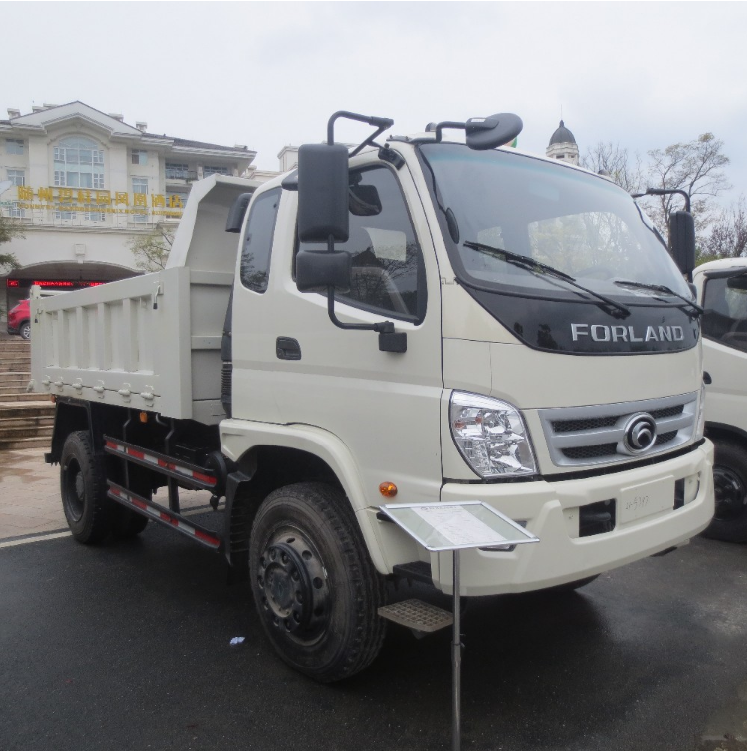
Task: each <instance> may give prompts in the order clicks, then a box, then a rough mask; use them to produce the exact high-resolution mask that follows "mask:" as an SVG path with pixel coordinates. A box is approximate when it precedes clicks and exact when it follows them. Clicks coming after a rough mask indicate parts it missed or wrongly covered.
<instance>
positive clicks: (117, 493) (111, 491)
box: [109, 488, 122, 496]
mask: <svg viewBox="0 0 747 751" xmlns="http://www.w3.org/2000/svg"><path fill="white" fill-rule="evenodd" d="M109 492H110V493H113V494H114V495H118V496H121V495H122V493H120V492H119V491H118V490H117V489H116V488H109Z"/></svg>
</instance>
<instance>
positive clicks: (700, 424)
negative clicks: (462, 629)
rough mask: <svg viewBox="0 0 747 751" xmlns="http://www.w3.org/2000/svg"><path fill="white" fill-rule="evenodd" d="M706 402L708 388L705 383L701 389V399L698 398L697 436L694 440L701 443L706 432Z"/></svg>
mask: <svg viewBox="0 0 747 751" xmlns="http://www.w3.org/2000/svg"><path fill="white" fill-rule="evenodd" d="M705 400H706V387H705V383H704V384H703V385H702V386H701V387H700V397H699V398H698V421H697V422H696V423H695V435H694V436H693V438H694V439H695V440H696V441H699V440H700V439H701V438H702V437H703V433H704V432H705Z"/></svg>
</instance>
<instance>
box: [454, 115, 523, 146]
mask: <svg viewBox="0 0 747 751" xmlns="http://www.w3.org/2000/svg"><path fill="white" fill-rule="evenodd" d="M523 128H524V123H523V122H522V119H521V118H520V117H519V116H518V115H514V114H513V113H512V112H503V113H501V114H499V115H490V117H472V118H470V119H469V120H467V123H466V128H465V131H466V134H467V139H466V140H467V146H469V148H471V149H475V150H476V151H484V150H485V149H494V148H496V147H498V146H505V145H506V144H507V143H511V141H513V140H514V138H516V137H517V136H518V135H519V133H521V131H522V129H523Z"/></svg>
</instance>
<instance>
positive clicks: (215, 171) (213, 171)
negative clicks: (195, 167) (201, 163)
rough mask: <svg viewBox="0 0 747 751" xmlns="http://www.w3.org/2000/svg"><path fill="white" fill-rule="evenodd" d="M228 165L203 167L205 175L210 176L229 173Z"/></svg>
mask: <svg viewBox="0 0 747 751" xmlns="http://www.w3.org/2000/svg"><path fill="white" fill-rule="evenodd" d="M227 174H228V167H210V166H205V167H203V168H202V175H203V177H209V176H210V175H227Z"/></svg>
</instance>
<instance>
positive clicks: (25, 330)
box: [21, 323, 31, 339]
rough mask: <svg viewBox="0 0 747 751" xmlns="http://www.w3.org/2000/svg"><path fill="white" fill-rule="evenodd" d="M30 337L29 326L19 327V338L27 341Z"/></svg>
mask: <svg viewBox="0 0 747 751" xmlns="http://www.w3.org/2000/svg"><path fill="white" fill-rule="evenodd" d="M30 336H31V324H30V323H24V324H23V326H21V338H22V339H28V338H29V337H30Z"/></svg>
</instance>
